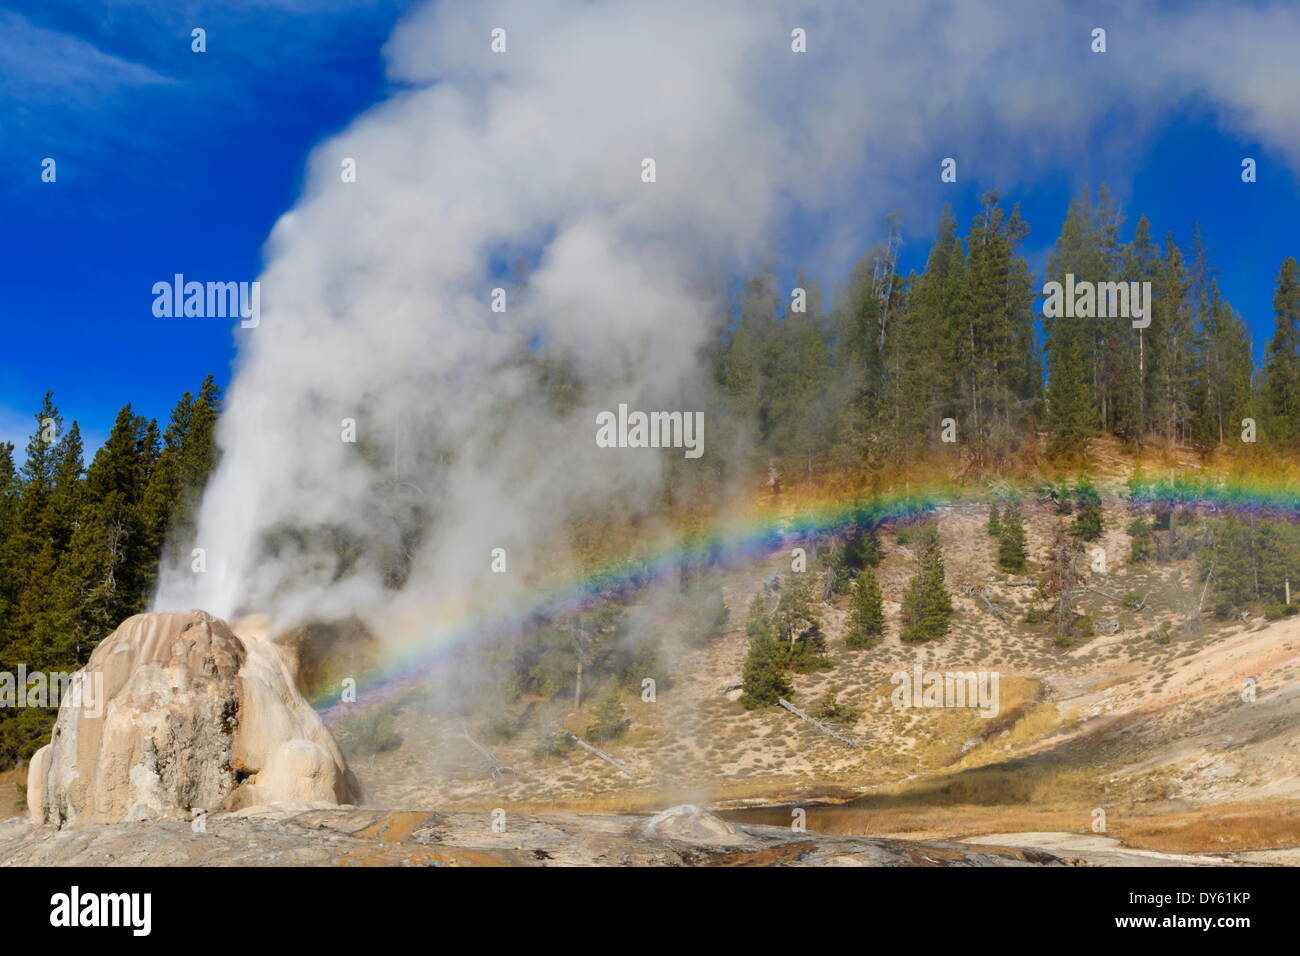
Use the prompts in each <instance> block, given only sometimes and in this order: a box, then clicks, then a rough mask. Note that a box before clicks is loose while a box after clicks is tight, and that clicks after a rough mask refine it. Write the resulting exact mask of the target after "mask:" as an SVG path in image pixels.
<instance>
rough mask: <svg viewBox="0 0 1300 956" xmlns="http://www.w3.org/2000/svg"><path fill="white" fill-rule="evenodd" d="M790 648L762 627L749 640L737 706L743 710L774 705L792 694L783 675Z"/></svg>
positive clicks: (766, 628)
mask: <svg viewBox="0 0 1300 956" xmlns="http://www.w3.org/2000/svg"><path fill="white" fill-rule="evenodd" d="M789 653H790V651H789V646H788V645H786V644H784V643H782V642H781V641H780V640H778V639H777V638H776V636H775V635H774V634H773V633H772V630H771V628H770V627H763V628H761V629H760V630H759V631H758V633H756V634H753V635H752V636H751V637H750V639H749V651H748V653H747V654H746V655H745V663H744V667H743V669H742V672H741V681H742V686H743V688H744V689H743V692H742V693H741V695H740V703H741V705H742V706H744V708H745V709H746V710H753V709H754V708H756V707H765V706H767V705H769V704H775V703H776V702H777V698H780V697H789V696H790V695H791V694H792V693H793V692H794V691H793V688H792V687H791V686H790V682H789V680H788V679H787V678H786V676H785V672H786V668H787V667H788V666H789Z"/></svg>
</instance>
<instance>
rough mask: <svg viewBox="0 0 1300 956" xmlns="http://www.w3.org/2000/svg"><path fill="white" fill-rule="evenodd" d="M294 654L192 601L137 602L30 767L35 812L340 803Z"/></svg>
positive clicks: (153, 812) (99, 813) (120, 815)
mask: <svg viewBox="0 0 1300 956" xmlns="http://www.w3.org/2000/svg"><path fill="white" fill-rule="evenodd" d="M293 660H294V658H293V656H292V655H291V654H289V653H287V652H283V651H281V650H280V649H279V648H278V647H277V646H276V645H275V644H274V643H273V642H271V641H270V640H268V639H267V638H266V637H265V635H264V631H263V630H260V629H258V628H256V627H253V628H250V629H249V631H248V633H246V634H236V633H235V631H233V630H232V629H231V628H230V627H229V626H228V625H227V624H226V623H225V622H223V621H220V620H217V619H216V618H213V617H211V616H210V615H208V614H205V613H204V612H202V611H193V612H190V613H188V614H140V615H136V616H135V617H132V618H129V619H127V620H126V621H124V622H123V623H122V624H121V626H120V627H118V629H117V630H116V631H114V632H113V633H112V634H111V635H109V636H108V637H107V638H105V640H104V641H102V642H101V643H100V644H99V646H98V647H96V648H95V650H94V652H93V653H92V654H91V656H90V660H89V661H88V662H87V664H86V666H85V668H83V669H82V671H80V672H79V674H78V678H77V680H78V681H79V682H80V686H81V688H82V693H81V694H80V695H79V697H78V696H75V695H74V696H70V697H65V699H64V700H63V701H62V702H61V703H60V707H59V715H58V718H57V719H56V721H55V725H54V732H53V736H52V739H51V741H50V744H49V745H48V746H46V747H44V748H42V749H41V750H40V751H38V752H37V754H36V756H35V757H34V758H33V759H32V762H31V766H30V767H29V770H28V782H27V786H28V811H29V815H30V817H31V820H32V822H33V823H36V824H46V823H48V824H53V825H55V826H64V825H67V824H73V823H116V822H120V821H144V820H166V819H177V818H184V819H188V818H189V817H190V816H191V813H192V811H193V810H194V809H196V808H201V809H203V810H205V811H217V810H223V809H236V808H239V807H246V806H255V805H258V804H266V803H273V802H278V801H296V802H300V803H305V804H308V805H319V806H331V805H336V804H339V803H344V802H347V800H348V798H349V797H350V796H352V789H353V788H352V786H351V783H350V780H351V778H350V775H349V774H348V771H347V765H346V763H345V762H344V759H343V756H342V754H341V753H340V752H339V750H338V747H337V745H336V744H335V743H334V740H333V738H332V737H331V736H330V734H329V731H328V730H327V729H326V728H325V726H324V724H323V723H322V722H321V720H320V718H319V717H318V716H317V715H316V713H315V712H314V711H313V710H312V709H311V707H310V706H309V705H308V704H307V702H306V701H305V700H303V698H302V695H301V694H300V693H299V691H298V689H297V687H296V684H295V675H294V672H293V666H292V663H293Z"/></svg>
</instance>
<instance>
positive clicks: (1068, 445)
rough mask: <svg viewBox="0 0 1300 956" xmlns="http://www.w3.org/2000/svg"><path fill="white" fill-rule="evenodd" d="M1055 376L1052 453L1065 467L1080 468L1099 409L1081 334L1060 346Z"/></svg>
mask: <svg viewBox="0 0 1300 956" xmlns="http://www.w3.org/2000/svg"><path fill="white" fill-rule="evenodd" d="M1058 321H1060V320H1058ZM1067 321H1068V320H1067ZM1051 374H1052V377H1051V379H1050V381H1049V382H1048V386H1047V423H1046V424H1047V428H1048V432H1049V433H1050V438H1049V441H1048V454H1049V455H1050V456H1051V457H1052V458H1053V459H1054V460H1056V461H1058V462H1061V463H1062V464H1070V465H1079V464H1082V463H1083V462H1085V461H1086V460H1087V450H1088V442H1089V440H1090V439H1091V438H1092V437H1093V435H1094V434H1095V432H1096V410H1095V409H1094V407H1093V405H1092V398H1091V388H1090V387H1089V385H1088V380H1087V374H1088V370H1087V366H1086V365H1085V364H1084V360H1083V348H1082V345H1081V343H1080V342H1079V337H1078V336H1077V335H1072V336H1070V337H1069V338H1068V339H1067V340H1066V342H1065V343H1064V344H1062V345H1060V346H1058V350H1057V352H1056V354H1055V355H1054V362H1053V366H1052V372H1051Z"/></svg>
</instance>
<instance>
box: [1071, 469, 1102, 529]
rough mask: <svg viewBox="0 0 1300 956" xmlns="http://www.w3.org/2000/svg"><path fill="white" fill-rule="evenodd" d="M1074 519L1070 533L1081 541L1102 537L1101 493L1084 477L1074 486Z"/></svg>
mask: <svg viewBox="0 0 1300 956" xmlns="http://www.w3.org/2000/svg"><path fill="white" fill-rule="evenodd" d="M1074 501H1075V511H1074V521H1073V522H1072V523H1071V524H1070V535H1071V536H1072V537H1075V538H1078V539H1079V540H1080V541H1096V540H1097V539H1098V538H1100V537H1101V531H1102V509H1101V495H1099V494H1098V493H1097V489H1096V487H1095V486H1094V485H1093V484H1092V482H1091V481H1089V480H1088V479H1086V478H1084V479H1081V480H1080V481H1079V482H1078V483H1077V484H1076V485H1075V486H1074Z"/></svg>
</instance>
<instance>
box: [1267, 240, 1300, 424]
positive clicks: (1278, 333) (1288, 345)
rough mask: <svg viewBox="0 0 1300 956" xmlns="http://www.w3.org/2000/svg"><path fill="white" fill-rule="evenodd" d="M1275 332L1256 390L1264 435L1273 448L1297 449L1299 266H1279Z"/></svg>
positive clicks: (1299, 408)
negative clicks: (1258, 394) (1259, 383)
mask: <svg viewBox="0 0 1300 956" xmlns="http://www.w3.org/2000/svg"><path fill="white" fill-rule="evenodd" d="M1273 312H1274V315H1275V322H1276V325H1275V329H1274V332H1273V339H1272V341H1270V342H1269V344H1268V351H1267V355H1266V356H1265V359H1264V375H1263V385H1262V387H1261V389H1260V400H1261V403H1262V408H1261V412H1262V413H1263V419H1264V420H1263V426H1264V432H1265V435H1266V436H1267V441H1268V443H1269V445H1271V446H1272V447H1274V448H1282V449H1287V450H1294V449H1297V448H1300V264H1297V263H1296V260H1295V258H1294V257H1290V258H1288V259H1287V260H1286V261H1285V262H1283V263H1282V269H1281V271H1280V272H1279V273H1278V277H1277V286H1276V289H1275V290H1274V293H1273Z"/></svg>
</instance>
